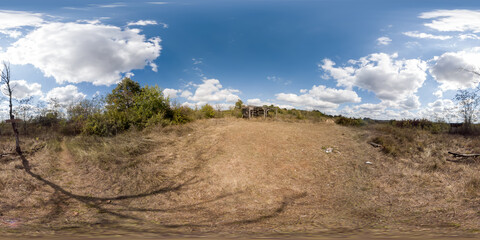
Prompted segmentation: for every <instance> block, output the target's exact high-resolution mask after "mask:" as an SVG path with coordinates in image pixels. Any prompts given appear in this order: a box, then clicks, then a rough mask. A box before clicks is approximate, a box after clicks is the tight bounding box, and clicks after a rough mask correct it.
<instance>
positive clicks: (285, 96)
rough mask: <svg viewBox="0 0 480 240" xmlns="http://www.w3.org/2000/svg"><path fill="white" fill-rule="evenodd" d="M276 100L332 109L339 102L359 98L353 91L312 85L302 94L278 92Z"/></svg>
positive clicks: (302, 105)
mask: <svg viewBox="0 0 480 240" xmlns="http://www.w3.org/2000/svg"><path fill="white" fill-rule="evenodd" d="M302 92H305V91H301V93H302ZM276 97H277V100H279V101H282V102H286V103H288V104H291V105H293V106H297V107H301V108H304V107H307V108H312V109H332V108H337V107H338V106H339V104H341V103H347V102H355V103H357V102H360V101H361V98H360V97H359V96H358V95H357V93H356V92H355V91H352V90H344V89H335V88H327V87H326V86H323V85H319V86H313V87H312V89H310V90H308V92H305V93H303V94H300V95H297V94H293V93H278V94H276Z"/></svg>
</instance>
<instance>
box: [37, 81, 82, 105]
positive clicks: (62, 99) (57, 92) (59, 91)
mask: <svg viewBox="0 0 480 240" xmlns="http://www.w3.org/2000/svg"><path fill="white" fill-rule="evenodd" d="M86 96H87V95H85V94H83V93H81V92H79V91H78V88H77V87H76V86H74V85H67V86H65V87H56V88H53V89H52V90H50V91H49V92H48V93H47V94H46V95H45V96H44V97H43V98H42V100H44V101H47V102H48V101H51V100H56V101H58V103H59V104H70V103H76V102H79V101H81V100H83V99H84V98H85V97H86Z"/></svg>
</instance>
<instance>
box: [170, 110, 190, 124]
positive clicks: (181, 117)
mask: <svg viewBox="0 0 480 240" xmlns="http://www.w3.org/2000/svg"><path fill="white" fill-rule="evenodd" d="M172 113H173V116H172V123H173V124H183V123H188V122H191V121H193V120H194V117H195V113H194V111H193V109H191V108H189V107H187V106H180V107H175V108H173V109H172Z"/></svg>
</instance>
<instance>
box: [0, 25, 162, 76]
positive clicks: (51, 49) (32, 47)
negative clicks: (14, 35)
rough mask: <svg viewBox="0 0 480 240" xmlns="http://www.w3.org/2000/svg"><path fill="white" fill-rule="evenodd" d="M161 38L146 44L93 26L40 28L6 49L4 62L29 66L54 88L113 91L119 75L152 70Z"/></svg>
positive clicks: (133, 33)
mask: <svg viewBox="0 0 480 240" xmlns="http://www.w3.org/2000/svg"><path fill="white" fill-rule="evenodd" d="M160 50H161V46H160V38H158V37H155V38H151V39H148V40H147V39H146V38H145V36H144V35H142V34H140V30H138V29H128V28H127V29H123V30H122V29H121V28H119V27H116V26H110V25H102V24H93V23H78V22H70V23H60V22H53V23H47V24H42V25H41V26H40V27H38V28H37V29H35V30H33V31H32V32H30V33H28V35H26V36H25V37H23V38H21V39H19V40H18V41H16V42H15V43H13V44H12V46H10V47H9V48H8V49H7V50H6V52H5V53H3V54H2V57H3V58H6V59H9V60H10V62H11V63H12V64H32V65H33V66H35V67H36V68H38V69H40V70H41V71H42V72H43V73H44V75H45V76H46V77H53V78H55V80H56V81H57V83H64V82H70V83H80V82H91V83H93V84H94V85H111V84H114V83H116V82H118V81H119V80H120V79H121V77H122V74H123V73H128V72H130V71H131V70H132V69H143V68H144V67H145V66H146V65H149V66H151V67H152V70H156V65H155V63H154V62H153V61H154V60H155V59H156V58H157V57H158V56H159V55H160Z"/></svg>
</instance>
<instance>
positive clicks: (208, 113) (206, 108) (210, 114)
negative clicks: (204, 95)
mask: <svg viewBox="0 0 480 240" xmlns="http://www.w3.org/2000/svg"><path fill="white" fill-rule="evenodd" d="M200 112H201V113H202V116H203V117H204V118H214V117H215V109H213V107H212V106H211V105H210V104H205V105H203V107H202V108H201V109H200Z"/></svg>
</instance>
